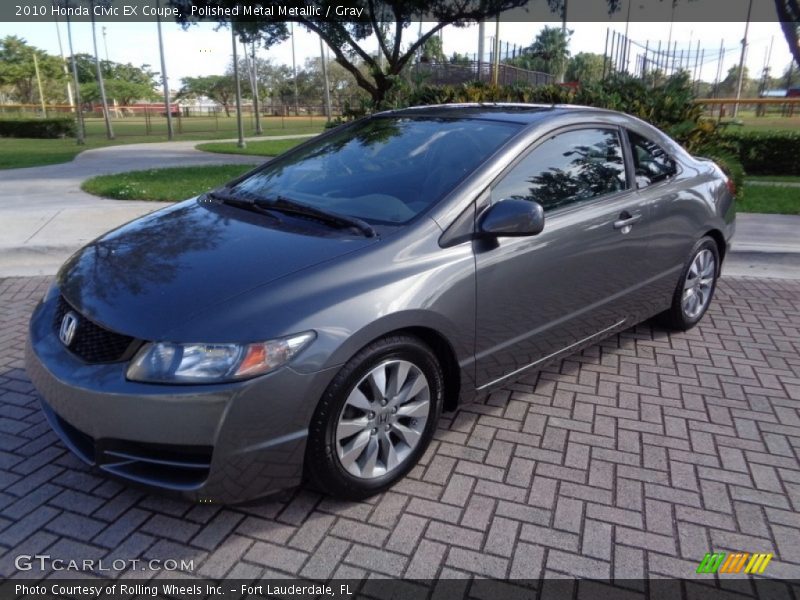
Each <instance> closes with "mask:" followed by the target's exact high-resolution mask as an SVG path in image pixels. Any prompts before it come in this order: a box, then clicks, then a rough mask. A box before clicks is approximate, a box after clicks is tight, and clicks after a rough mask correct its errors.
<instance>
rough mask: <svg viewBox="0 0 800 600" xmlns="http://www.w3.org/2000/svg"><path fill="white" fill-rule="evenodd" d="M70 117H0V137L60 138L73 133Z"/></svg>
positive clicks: (72, 120) (73, 125)
mask: <svg viewBox="0 0 800 600" xmlns="http://www.w3.org/2000/svg"><path fill="white" fill-rule="evenodd" d="M75 131H76V129H75V120H74V119H72V117H56V118H52V119H0V137H16V138H60V137H67V136H73V135H75Z"/></svg>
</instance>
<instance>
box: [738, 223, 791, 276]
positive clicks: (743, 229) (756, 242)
mask: <svg viewBox="0 0 800 600" xmlns="http://www.w3.org/2000/svg"><path fill="white" fill-rule="evenodd" d="M723 273H724V274H725V275H730V276H733V277H775V278H780V279H800V215H763V214H748V213H742V214H739V215H737V217H736V235H734V237H733V246H732V248H731V252H730V254H729V255H728V258H727V260H726V261H725V265H724V267H723Z"/></svg>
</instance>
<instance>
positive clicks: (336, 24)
mask: <svg viewBox="0 0 800 600" xmlns="http://www.w3.org/2000/svg"><path fill="white" fill-rule="evenodd" d="M171 2H172V3H173V4H175V5H179V6H181V7H182V9H183V10H182V11H181V14H183V15H185V14H189V12H190V11H189V10H188V6H190V5H197V6H202V7H208V6H209V5H214V6H218V7H223V8H233V7H235V6H238V5H239V4H241V2H240V0H213V1H209V0H171ZM527 3H528V0H459V1H458V2H453V0H352V1H351V2H348V3H347V6H348V7H349V8H352V9H361V10H362V11H363V13H361V14H362V15H363V19H364V20H362V21H339V20H333V19H331V20H325V19H322V18H312V17H306V16H302V15H299V14H298V16H292V17H289V18H290V19H294V20H296V22H298V23H300V24H302V25H304V26H305V27H306V28H307V29H309V30H310V31H313V32H314V33H316V34H318V35H319V36H320V37H321V38H322V39H323V40H324V42H325V43H326V44H327V45H328V47H329V48H330V49H331V51H332V52H333V54H334V56H335V57H336V61H337V62H338V63H339V64H340V65H342V67H344V68H345V69H347V70H348V71H349V72H350V74H351V75H352V76H353V77H354V78H355V80H356V81H357V82H358V85H359V86H360V87H362V88H363V89H364V90H366V91H367V92H368V93H369V95H370V96H371V97H372V100H373V102H374V103H375V104H376V105H380V104H381V103H382V102H383V101H384V99H385V98H386V96H387V93H388V92H389V90H390V89H391V88H392V87H393V86H394V85H395V82H396V81H397V79H398V76H399V75H400V73H401V72H402V71H403V69H404V68H405V67H406V65H407V64H409V62H410V61H411V60H412V59H413V57H414V56H415V55H416V54H417V51H418V50H419V49H420V48H421V47H422V46H423V45H424V44H425V42H426V41H427V40H429V39H430V38H431V37H432V36H434V35H435V34H436V33H438V32H439V31H441V30H442V29H443V28H444V27H446V26H448V25H454V26H456V27H458V26H464V25H467V24H469V23H473V22H476V21H480V20H484V19H488V18H492V17H494V16H495V15H497V14H498V13H501V12H504V11H506V10H509V9H512V8H517V7H521V6H524V5H525V4H527ZM290 5H291V6H295V5H296V7H297V8H305V9H308V8H317V9H319V10H320V13H321V14H322V15H325V14H326V13H327V9H328V8H330V6H329V4H328V2H327V1H326V0H308V1H307V2H302V3H299V2H288V3H287V2H285V1H281V2H278V1H277V0H254V1H252V2H249V3H248V6H250V7H254V8H255V7H258V6H262V7H269V8H271V9H273V10H274V14H275V15H277V14H278V12H279V11H278V9H279V8H280V7H284V8H285V7H287V6H290ZM299 12H300V11H298V13H299ZM302 12H308V11H307V10H304V11H302ZM182 18H183V19H185V17H182ZM277 18H286V17H277V16H276V17H262V18H260V20H258V21H248V22H244V21H242V22H237V23H236V29H237V32H238V33H239V34H240V35H242V36H245V37H246V36H257V37H260V38H261V39H262V40H263V41H264V43H265V45H267V46H269V45H271V44H272V43H275V42H276V41H280V40H283V39H286V38H287V37H288V28H287V24H286V23H285V22H279V21H276V20H275V19H277ZM222 19H223V17H220V18H219V20H222ZM420 20H425V21H427V22H431V21H433V22H434V24H433V26H432V27H431V28H430V29H428V31H426V32H423V33H422V35H421V36H419V37H416V36H413V34H412V36H413V39H412V40H411V41H408V40H407V39H406V40H404V34H406V33H408V32H409V30H410V29H411V30H412V31H413V30H416V28H410V27H409V26H410V25H411V24H412V23H417V22H418V21H420ZM373 35H374V36H375V38H377V41H378V46H379V48H380V57H376V56H373V55H372V54H371V53H370V52H369V51H368V50H367V49H366V46H367V44H368V45H370V46H371V45H372V44H373V43H374V42H373V41H372V40H373V39H375V38H373V37H372V36H373ZM361 63H363V65H364V66H365V67H366V70H362V69H361V68H360V67H361Z"/></svg>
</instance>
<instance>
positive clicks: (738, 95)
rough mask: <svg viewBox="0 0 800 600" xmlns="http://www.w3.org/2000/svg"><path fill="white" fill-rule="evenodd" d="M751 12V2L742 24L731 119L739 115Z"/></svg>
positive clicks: (751, 1) (751, 0)
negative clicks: (740, 47) (737, 73)
mask: <svg viewBox="0 0 800 600" xmlns="http://www.w3.org/2000/svg"><path fill="white" fill-rule="evenodd" d="M752 11H753V0H750V2H749V3H748V5H747V21H745V24H744V37H743V38H742V54H741V56H740V57H739V81H737V82H736V104H734V105H733V118H734V119H735V118H736V116H737V115H738V114H739V99H740V98H741V97H742V84H743V83H744V59H745V57H746V56H747V33H748V32H749V31H750V15H751V14H752Z"/></svg>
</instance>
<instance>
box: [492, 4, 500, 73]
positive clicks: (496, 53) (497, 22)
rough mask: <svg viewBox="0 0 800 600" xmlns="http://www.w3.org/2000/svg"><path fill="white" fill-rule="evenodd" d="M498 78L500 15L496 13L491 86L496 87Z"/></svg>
mask: <svg viewBox="0 0 800 600" xmlns="http://www.w3.org/2000/svg"><path fill="white" fill-rule="evenodd" d="M499 77H500V13H497V17H496V18H495V23H494V72H493V73H492V85H497V82H498V81H499Z"/></svg>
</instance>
